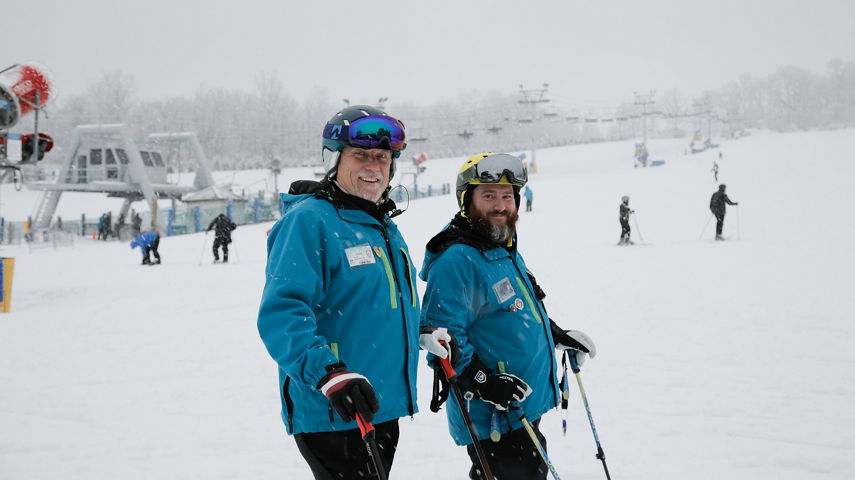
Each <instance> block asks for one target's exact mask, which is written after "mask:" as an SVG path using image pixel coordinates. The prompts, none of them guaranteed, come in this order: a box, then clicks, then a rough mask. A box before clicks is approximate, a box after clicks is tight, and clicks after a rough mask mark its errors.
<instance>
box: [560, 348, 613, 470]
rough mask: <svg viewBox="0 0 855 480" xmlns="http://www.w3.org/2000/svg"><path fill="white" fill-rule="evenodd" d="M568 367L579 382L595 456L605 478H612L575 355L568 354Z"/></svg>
mask: <svg viewBox="0 0 855 480" xmlns="http://www.w3.org/2000/svg"><path fill="white" fill-rule="evenodd" d="M570 368H572V369H573V373H575V374H576V383H578V384H579V392H581V393H582V403H583V404H584V405H585V411H586V412H587V413H588V423H589V424H591V432H593V434H594V442H596V444H597V454H596V455H595V456H596V458H599V459H600V461H602V462H603V470H605V471H606V479H607V480H612V477H611V476H610V475H609V467H608V466H606V453H605V452H604V451H603V447H602V446H601V445H600V437H599V436H598V435H597V427H596V426H594V417H593V416H592V415H591V407H590V406H589V405H588V396H587V395H585V387H583V386H582V377H581V375H579V364H578V363H576V356H575V355H570Z"/></svg>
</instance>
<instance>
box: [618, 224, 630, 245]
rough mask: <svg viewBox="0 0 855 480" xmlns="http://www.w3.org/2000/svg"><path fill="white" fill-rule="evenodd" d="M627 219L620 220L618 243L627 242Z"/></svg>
mask: <svg viewBox="0 0 855 480" xmlns="http://www.w3.org/2000/svg"><path fill="white" fill-rule="evenodd" d="M629 232H630V230H629V220H621V221H620V243H629Z"/></svg>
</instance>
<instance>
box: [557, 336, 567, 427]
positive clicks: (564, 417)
mask: <svg viewBox="0 0 855 480" xmlns="http://www.w3.org/2000/svg"><path fill="white" fill-rule="evenodd" d="M561 366H563V367H564V376H563V377H561V383H560V384H559V385H558V386H559V387H561V431H562V432H563V433H564V436H565V437H566V436H567V403H568V400H570V382H568V381H567V350H564V354H563V355H562V356H561Z"/></svg>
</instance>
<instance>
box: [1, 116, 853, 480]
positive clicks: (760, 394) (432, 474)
mask: <svg viewBox="0 0 855 480" xmlns="http://www.w3.org/2000/svg"><path fill="white" fill-rule="evenodd" d="M687 144H688V140H686V139H681V140H653V141H651V142H650V152H651V158H654V159H660V158H661V159H665V160H666V163H665V165H664V166H662V167H655V168H646V169H644V168H633V167H632V153H633V151H634V143H633V142H631V141H629V142H617V143H604V144H591V145H582V146H573V147H563V148H556V149H550V150H540V151H538V152H537V167H538V173H536V174H533V175H532V176H531V177H532V179H531V182H530V185H531V187H532V188H533V190H534V194H535V198H534V211H533V212H531V213H525V212H523V213H521V214H520V215H521V219H520V222H519V224H518V225H519V231H520V233H519V242H520V248H521V251H522V253H523V255H524V256H525V258H526V262H527V264H528V266H529V267H530V268H531V269H532V271H533V272H534V273H535V275H536V276H537V278H538V281H539V283H540V284H541V285H542V286H543V287H544V289H545V291H546V293H547V298H546V305H547V308H548V309H549V312H550V314H551V315H552V318H554V319H555V320H556V321H557V322H558V323H559V324H561V325H563V326H564V327H565V328H574V329H580V330H584V331H585V332H586V333H588V334H589V335H590V336H591V337H592V338H593V339H594V340H595V341H596V343H597V348H598V355H597V357H596V358H595V359H592V360H589V361H588V362H587V363H586V364H585V368H584V370H583V371H582V379H583V382H584V386H585V390H586V392H587V395H588V400H589V401H590V406H591V412H592V414H593V417H594V420H595V422H596V426H597V429H598V433H599V436H600V440H601V442H602V446H603V448H604V450H605V452H606V458H607V461H608V465H609V470H610V472H611V475H612V478H614V479H615V480H619V479H633V480H645V479H650V480H654V479H656V480H658V479H681V480H682V479H687V478H690V479H746V480H748V479H751V480H756V479H758V478H759V479H775V480H779V479H780V480H790V479H792V480H796V479H798V480H805V479H823V480H827V479H851V478H855V461H854V460H853V453H855V409H853V408H852V403H849V402H853V401H855V376H853V374H852V369H853V367H855V350H853V348H852V346H851V343H852V341H853V339H855V322H853V319H855V300H854V299H853V294H852V290H853V286H855V281H853V275H852V272H853V270H855V253H853V251H855V250H853V248H852V239H853V238H855V225H853V222H852V221H851V212H850V211H851V207H850V205H851V201H850V198H851V190H852V185H853V182H852V178H853V177H855V166H853V162H852V159H853V157H855V147H853V145H855V130H841V131H831V132H808V133H791V134H755V135H752V136H749V137H745V138H742V139H740V140H736V141H723V142H721V151H722V152H723V158H722V160H721V161H719V166H720V173H719V178H720V180H721V181H722V182H724V183H726V184H727V185H728V194H729V195H730V197H731V198H732V199H733V200H734V201H737V202H739V206H738V207H730V208H729V209H728V215H727V219H726V223H725V232H724V234H725V236H726V237H728V238H729V239H730V240H729V241H727V242H713V241H712V238H713V235H714V222H710V223H709V224H706V222H707V221H708V219H709V217H710V213H709V210H708V208H707V207H708V203H709V197H710V195H711V194H712V193H713V192H714V191H715V190H716V186H717V183H716V182H714V180H713V176H712V173H711V172H710V169H711V167H712V163H713V159H714V158H717V157H718V152H719V151H718V150H711V151H708V152H704V153H701V154H696V155H688V156H685V155H684V154H683V152H684V150H685V148H686V145H687ZM472 153H476V152H472ZM515 153H516V152H515ZM461 161H462V159H459V158H458V159H445V160H430V161H429V162H428V163H427V166H428V169H427V171H426V172H425V174H424V176H423V177H422V179H423V180H421V181H426V182H429V183H432V184H439V183H442V182H453V181H454V178H455V175H456V173H457V170H458V168H459V165H460V163H461ZM279 185H280V188H282V189H285V188H286V185H287V183H286V182H285V181H283V177H280V179H279ZM3 187H4V190H3V192H2V200H3V202H4V204H5V207H4V208H11V205H10V203H13V202H15V195H17V194H18V193H24V192H18V193H16V192H12V191H10V190H8V189H6V187H7V186H3ZM625 194H626V195H629V196H630V197H631V200H630V205H631V207H632V208H634V209H635V210H636V212H637V214H636V220H637V226H638V227H640V230H641V231H640V232H639V229H638V228H636V224H635V223H634V224H633V234H632V235H633V240H635V241H639V240H640V239H639V233H641V234H643V237H644V243H645V244H644V245H636V246H634V247H617V246H615V244H616V243H617V241H618V238H619V234H620V228H619V224H618V219H617V217H618V204H619V202H620V197H621V195H625ZM69 198H70V197H69ZM109 208H110V207H109V206H108V205H107V204H104V205H103V206H101V208H99V209H97V210H96V212H101V211H106V210H108V209H109ZM454 210H455V201H454V198H453V196H451V195H449V196H444V197H436V198H430V199H424V200H418V201H414V202H411V203H410V205H409V209H408V211H407V212H406V213H405V214H403V215H401V216H400V217H398V219H397V222H398V224H399V226H400V228H401V231H402V232H403V233H404V235H405V236H406V238H407V239H408V241H409V244H410V248H411V251H412V256H413V259H414V261H415V262H416V264H417V265H421V261H422V258H423V253H424V251H423V250H424V245H425V243H426V242H427V240H428V239H429V238H430V237H431V236H432V235H433V234H434V233H436V232H437V231H438V230H439V229H441V228H442V227H443V226H444V225H445V223H446V222H447V221H448V220H449V219H450V218H451V215H452V214H453V212H454ZM705 225H706V229H705V230H704V228H705ZM270 226H271V224H269V223H267V224H259V225H252V226H241V227H239V228H238V229H237V230H236V231H235V232H234V238H235V241H234V244H233V248H232V259H233V263H230V264H227V265H212V264H211V258H212V257H211V253H210V245H211V241H212V238H211V237H212V236H211V235H208V236H205V235H204V234H194V235H186V236H180V237H171V238H164V239H163V240H162V241H161V247H160V252H161V255H162V257H163V261H164V264H163V265H160V266H152V267H143V266H140V265H139V262H140V254H139V251H138V250H131V249H130V248H129V247H128V245H127V244H124V243H116V242H110V243H104V242H95V241H91V240H85V239H84V240H79V241H78V242H77V243H76V245H75V246H74V248H59V249H57V250H40V251H33V252H32V253H29V252H28V251H27V249H26V247H22V246H15V247H13V246H3V247H2V250H0V255H2V256H6V257H15V258H16V262H17V263H16V267H15V283H14V291H13V299H12V312H11V313H9V314H5V315H0V479H4V480H18V479H27V480H34V479H45V480H47V479H57V478H62V479H99V478H114V479H123V480H136V479H140V480H141V479H152V478H158V479H198V478H205V479H209V480H215V479H232V478H241V479H243V478H253V479H282V478H289V479H292V478H293V479H307V478H311V476H310V473H309V470H308V468H307V467H306V466H305V464H304V462H303V460H302V458H301V457H300V455H299V453H298V452H297V449H296V447H295V445H294V443H293V440H292V439H290V438H289V437H287V435H286V434H285V429H284V426H283V425H282V424H281V421H280V418H279V401H278V397H277V375H276V373H277V372H276V366H275V364H274V362H273V360H272V359H271V358H270V357H269V356H268V354H267V352H266V351H265V349H264V347H263V345H262V343H261V341H260V339H259V338H258V333H257V330H256V325H255V322H256V313H257V308H258V303H259V300H260V296H261V289H262V286H263V282H264V265H265V257H266V252H265V239H266V236H265V233H266V231H267V230H268V229H269V228H270ZM702 231H703V232H704V233H703V236H702V237H701V233H702ZM419 287H420V292H423V287H424V284H420V285H419ZM418 381H419V405H420V410H421V412H420V413H418V414H417V415H415V417H414V418H413V419H412V420H410V419H402V420H401V441H400V444H399V447H398V452H397V456H396V459H395V464H394V466H393V468H392V472H391V475H390V477H391V478H393V479H394V478H408V479H409V480H420V479H425V480H427V479H430V480H433V479H436V478H465V477H466V472H467V470H468V457H467V456H466V453H465V450H464V449H463V448H459V447H455V446H454V445H453V442H452V440H451V438H450V437H449V435H448V433H447V427H446V420H445V415H444V412H443V413H441V414H432V413H430V411H429V409H428V404H429V396H430V381H431V374H430V371H429V370H427V368H426V367H425V366H424V364H423V362H422V365H421V366H420V371H419V380H418ZM541 427H542V429H543V431H544V433H545V435H546V437H547V440H548V450H549V456H550V458H551V460H552V461H553V463H554V464H555V466H556V467H557V469H558V472H559V473H560V474H561V476H562V478H565V479H570V478H572V479H602V478H605V475H604V473H603V470H602V466H601V464H600V463H599V461H598V460H596V459H595V458H594V453H595V451H596V447H595V445H594V440H593V437H592V435H591V430H590V427H589V425H588V421H587V417H586V415H585V411H584V409H583V407H582V402H581V400H580V398H579V393H578V389H576V388H575V382H572V381H571V399H570V411H569V420H568V432H567V435H566V436H562V434H561V421H560V414H559V413H558V412H557V411H553V412H551V413H549V414H547V415H546V416H545V417H544V420H543V422H542V424H541Z"/></svg>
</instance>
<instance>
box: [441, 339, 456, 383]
mask: <svg viewBox="0 0 855 480" xmlns="http://www.w3.org/2000/svg"><path fill="white" fill-rule="evenodd" d="M439 343H440V344H442V345H443V346H444V347H445V348H446V349H448V345H446V344H445V341H444V340H440V341H439ZM439 364H440V365H442V371H443V372H445V378H447V379H448V380H451V379H452V378H454V377H456V376H457V372H455V371H454V367H452V366H451V351H450V350H449V352H448V356H447V357H445V358H440V359H439Z"/></svg>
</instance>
